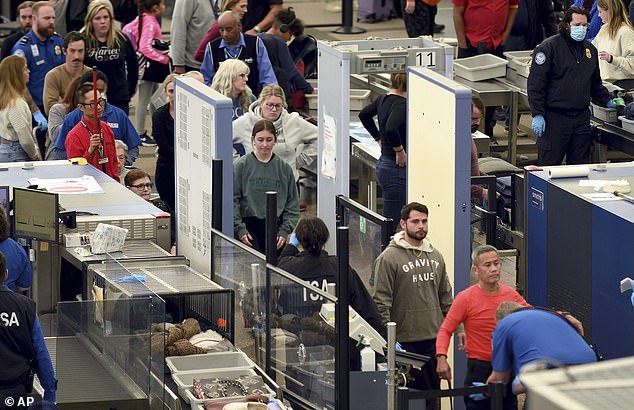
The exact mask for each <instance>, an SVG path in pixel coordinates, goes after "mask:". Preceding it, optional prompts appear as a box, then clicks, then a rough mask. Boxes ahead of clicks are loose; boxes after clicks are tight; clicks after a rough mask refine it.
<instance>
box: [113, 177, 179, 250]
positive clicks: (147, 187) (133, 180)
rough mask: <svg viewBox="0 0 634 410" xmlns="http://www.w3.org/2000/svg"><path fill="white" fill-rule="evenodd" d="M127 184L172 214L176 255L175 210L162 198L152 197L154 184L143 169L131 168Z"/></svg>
mask: <svg viewBox="0 0 634 410" xmlns="http://www.w3.org/2000/svg"><path fill="white" fill-rule="evenodd" d="M124 182H125V186H126V187H127V188H128V189H129V190H130V191H132V192H134V193H135V194H137V195H138V196H140V197H141V198H143V199H145V200H146V201H148V202H151V203H152V205H154V206H155V207H157V208H158V209H160V210H161V211H163V212H167V213H168V214H170V216H171V220H170V224H171V228H172V232H171V238H172V248H171V253H172V255H176V220H175V219H174V210H173V208H171V207H170V206H169V205H168V204H167V202H165V201H163V200H162V199H161V198H154V199H151V197H152V188H153V187H154V184H152V181H151V180H150V175H149V174H148V173H147V172H145V171H143V170H142V169H131V170H130V171H129V172H128V173H127V174H126V175H125V179H124Z"/></svg>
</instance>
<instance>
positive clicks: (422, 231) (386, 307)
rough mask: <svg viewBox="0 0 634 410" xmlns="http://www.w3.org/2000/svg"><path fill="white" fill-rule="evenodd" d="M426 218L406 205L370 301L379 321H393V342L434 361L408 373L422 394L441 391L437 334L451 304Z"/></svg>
mask: <svg viewBox="0 0 634 410" xmlns="http://www.w3.org/2000/svg"><path fill="white" fill-rule="evenodd" d="M428 215H429V210H428V209H427V207H426V206H425V205H423V204H420V203H418V202H411V203H409V204H407V205H405V206H404V207H403V209H402V210H401V220H400V225H401V229H402V231H400V232H398V233H397V234H396V235H394V237H393V238H392V241H391V242H390V244H389V245H388V247H387V248H386V249H385V250H384V251H383V252H382V253H381V254H380V255H379V257H378V258H377V259H376V261H375V262H374V266H373V274H374V276H375V280H376V290H375V293H374V301H375V302H376V305H377V308H378V310H379V313H380V314H381V317H382V319H383V322H384V323H387V322H390V321H392V322H396V340H398V341H399V342H400V344H401V346H402V347H403V349H404V350H406V351H408V352H411V353H419V354H423V355H427V356H429V357H431V358H432V359H431V360H430V361H429V362H428V363H427V364H426V365H425V366H424V367H423V369H422V371H419V370H415V369H412V371H411V373H412V376H414V378H415V380H414V382H413V383H412V384H411V385H410V387H413V388H416V389H420V390H429V389H438V388H440V381H439V379H438V376H437V375H436V371H435V369H436V358H435V356H436V335H437V334H438V329H440V325H441V324H442V322H443V320H444V317H445V315H446V314H447V312H448V311H449V308H450V307H451V303H452V302H453V292H452V289H451V283H449V278H448V277H447V270H446V268H445V260H444V259H443V257H442V255H441V254H440V252H439V251H438V250H436V249H434V247H433V246H432V244H431V242H429V240H427V239H425V237H426V236H427V231H428V221H427V219H428V218H427V216H428ZM462 335H464V333H462ZM461 337H463V336H461ZM461 343H464V340H461ZM435 408H436V403H435V402H430V403H427V409H435Z"/></svg>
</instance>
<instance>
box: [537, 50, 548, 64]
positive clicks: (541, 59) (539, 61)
mask: <svg viewBox="0 0 634 410" xmlns="http://www.w3.org/2000/svg"><path fill="white" fill-rule="evenodd" d="M545 62H546V54H544V53H543V52H542V51H540V52H539V53H537V54H535V64H538V65H542V64H544V63H545Z"/></svg>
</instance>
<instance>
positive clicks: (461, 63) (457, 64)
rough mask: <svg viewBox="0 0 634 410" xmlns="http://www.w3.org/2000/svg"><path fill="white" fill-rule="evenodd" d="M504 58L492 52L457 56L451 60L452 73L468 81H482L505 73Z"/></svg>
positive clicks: (502, 75)
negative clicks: (457, 57)
mask: <svg viewBox="0 0 634 410" xmlns="http://www.w3.org/2000/svg"><path fill="white" fill-rule="evenodd" d="M506 63H507V62H506V60H505V59H503V58H500V57H496V56H494V55H493V54H481V55H479V56H475V57H467V58H459V59H457V60H455V61H454V62H453V67H454V73H455V74H456V76H458V77H462V78H464V79H467V80H469V81H483V80H489V79H491V78H496V77H504V76H505V75H506Z"/></svg>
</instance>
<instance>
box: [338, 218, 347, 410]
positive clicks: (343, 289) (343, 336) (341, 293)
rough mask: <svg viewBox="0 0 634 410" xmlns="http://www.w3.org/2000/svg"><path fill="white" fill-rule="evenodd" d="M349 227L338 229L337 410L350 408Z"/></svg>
mask: <svg viewBox="0 0 634 410" xmlns="http://www.w3.org/2000/svg"><path fill="white" fill-rule="evenodd" d="M349 233H350V232H349V229H348V227H347V226H340V227H338V228H337V259H338V266H337V271H338V272H337V287H336V291H337V304H336V310H335V331H336V335H337V342H336V349H337V352H336V362H335V365H336V368H335V383H336V384H335V391H336V392H337V396H336V399H335V408H336V409H337V410H348V408H349V407H350V358H349V357H348V345H349V343H348V337H349V335H348V331H349V327H350V323H349V322H348V321H349V318H348V315H349V314H348V309H349V308H348V306H349V305H350V293H349V290H348V274H349V272H348V269H349V266H350V265H349V260H348V259H349V254H348V237H349Z"/></svg>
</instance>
